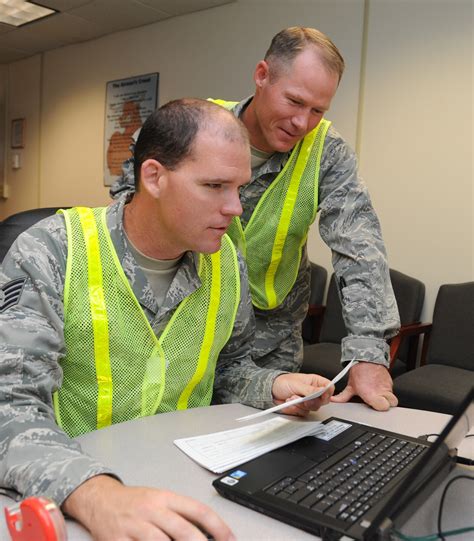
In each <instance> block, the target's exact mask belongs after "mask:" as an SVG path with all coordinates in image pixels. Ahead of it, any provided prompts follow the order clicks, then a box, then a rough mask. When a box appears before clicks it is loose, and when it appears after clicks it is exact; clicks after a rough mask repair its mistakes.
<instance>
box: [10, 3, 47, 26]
mask: <svg viewBox="0 0 474 541" xmlns="http://www.w3.org/2000/svg"><path fill="white" fill-rule="evenodd" d="M53 13H56V11H55V10H54V9H49V8H44V7H43V6H38V5H36V4H32V3H31V2H27V1H26V0H0V22H2V23H5V24H10V25H12V26H21V25H23V24H26V23H30V22H31V21H36V20H37V19H42V18H43V17H47V16H48V15H52V14H53Z"/></svg>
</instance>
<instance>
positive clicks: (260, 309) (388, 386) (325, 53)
mask: <svg viewBox="0 0 474 541" xmlns="http://www.w3.org/2000/svg"><path fill="white" fill-rule="evenodd" d="M343 71H344V60H343V58H342V56H341V54H340V52H339V51H338V49H337V47H336V46H335V45H334V44H333V43H332V41H331V40H330V39H329V38H328V37H327V36H325V35H324V34H323V33H322V32H319V31H318V30H315V29H313V28H305V27H291V28H286V29H284V30H282V31H281V32H279V33H278V34H277V35H276V36H274V38H273V40H272V43H271V45H270V48H269V49H268V51H267V53H266V55H265V59H264V60H262V61H260V62H258V64H257V66H256V69H255V73H254V81H255V94H254V95H253V96H250V97H249V98H246V99H244V100H243V101H241V102H240V103H235V102H225V101H224V100H216V101H217V103H220V104H221V105H223V106H224V107H226V108H228V109H230V110H232V112H233V113H234V114H235V115H236V116H237V117H239V118H240V119H241V120H242V122H243V123H244V124H245V126H246V127H247V130H248V132H249V136H250V144H251V153H252V177H251V181H250V183H249V184H247V185H246V186H244V187H243V188H242V189H241V192H240V195H241V203H242V207H243V213H242V215H241V216H240V218H237V219H235V220H234V221H233V222H232V225H231V227H230V229H229V231H228V233H229V236H230V237H231V238H232V239H233V241H234V243H235V244H236V245H237V246H238V247H239V248H240V249H241V251H242V253H244V255H245V256H246V261H247V266H248V272H249V282H250V288H251V293H252V300H253V304H254V312H255V317H256V324H257V332H256V341H255V347H254V351H253V358H254V361H255V363H256V364H258V365H259V366H262V367H270V368H279V369H284V370H290V371H298V370H299V369H300V368H301V364H302V360H303V343H302V337H301V324H302V321H303V319H304V318H305V316H306V313H307V308H308V299H309V288H310V283H309V277H310V265H309V260H308V255H307V249H306V238H307V234H308V231H309V227H310V225H311V224H312V223H313V221H314V219H315V216H316V213H317V212H318V211H319V213H320V220H319V230H320V234H321V237H322V238H323V240H324V242H325V243H326V244H327V245H328V246H329V248H331V250H332V253H333V265H334V271H335V274H336V279H337V284H338V286H339V287H338V289H339V294H340V298H341V304H342V309H343V316H344V321H345V324H346V328H347V332H348V336H347V337H345V338H344V339H343V341H342V359H341V361H342V362H343V363H347V362H348V361H350V360H351V359H357V360H359V361H363V362H359V363H358V364H356V365H355V366H354V367H353V368H351V370H350V374H349V381H348V385H347V387H346V388H345V389H344V391H343V392H342V393H341V394H339V395H337V396H335V397H333V398H332V400H334V401H339V402H346V401H348V400H350V399H351V398H352V397H353V396H355V395H359V396H360V397H361V398H362V399H363V400H364V401H365V402H366V403H367V404H369V405H370V406H372V407H373V408H375V409H377V410H387V409H389V408H390V407H391V406H395V405H396V404H397V399H396V397H395V395H394V394H393V392H392V379H391V377H390V374H389V371H388V366H389V347H388V344H387V339H389V338H391V337H393V336H394V335H395V334H396V333H397V331H398V328H399V325H400V320H399V315H398V310H397V306H396V301H395V298H394V295H393V289H392V286H391V283H390V276H389V269H388V264H387V260H386V253H385V247H384V244H383V240H382V234H381V230H380V224H379V221H378V218H377V216H376V214H375V212H374V209H373V207H372V204H371V201H370V197H369V194H368V192H367V189H366V187H365V186H364V185H363V184H362V182H361V181H360V179H359V177H358V172H357V160H356V156H355V154H354V152H353V151H352V149H350V147H349V146H348V145H347V143H346V142H345V141H344V140H343V139H342V137H341V136H340V135H339V134H338V133H337V131H336V130H335V129H334V128H333V127H332V126H331V124H330V122H328V121H327V120H325V119H324V115H325V113H326V112H327V111H328V109H329V107H330V105H331V101H332V98H333V97H334V95H335V93H336V90H337V87H338V85H339V82H340V79H341V77H342V73H343ZM130 169H131V162H128V163H126V164H125V165H124V176H123V178H122V179H121V180H120V181H119V182H118V183H117V185H116V186H113V187H112V189H111V195H112V196H117V195H119V194H120V193H121V191H127V190H130V189H131V190H133V181H132V180H131V178H130V175H129V173H128V172H129V171H130Z"/></svg>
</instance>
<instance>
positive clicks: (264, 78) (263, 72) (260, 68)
mask: <svg viewBox="0 0 474 541" xmlns="http://www.w3.org/2000/svg"><path fill="white" fill-rule="evenodd" d="M269 70H270V68H269V66H268V63H267V62H266V61H265V60H260V62H259V63H258V64H257V65H256V67H255V72H254V74H253V78H254V81H255V84H256V85H257V87H258V88H261V87H262V86H263V85H264V84H265V83H266V82H268V81H269V79H270V72H269Z"/></svg>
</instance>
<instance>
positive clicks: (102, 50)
mask: <svg viewBox="0 0 474 541" xmlns="http://www.w3.org/2000/svg"><path fill="white" fill-rule="evenodd" d="M364 7H367V9H368V11H367V16H368V18H367V20H368V27H367V32H366V34H365V38H366V40H367V57H366V63H365V72H364V71H363V73H365V75H364V77H363V80H362V81H361V80H360V73H361V50H362V44H363V38H364V26H363V22H364ZM294 24H301V25H306V26H315V27H317V28H320V29H321V30H323V31H324V32H326V33H327V34H328V35H330V36H331V37H332V38H333V40H334V41H335V43H336V44H337V45H338V46H339V47H340V49H341V51H342V53H343V55H344V56H345V59H346V61H347V65H348V68H347V71H346V73H345V74H344V77H343V80H342V83H341V87H340V89H339V91H338V94H337V96H336V99H335V100H334V102H333V107H332V109H331V111H330V112H329V114H328V118H330V119H331V120H332V121H333V122H334V124H335V126H336V127H337V129H338V130H339V131H340V132H341V133H342V134H343V135H344V136H345V137H346V139H347V140H348V141H349V142H350V143H351V144H352V145H353V146H356V145H357V148H359V149H360V160H361V172H362V175H363V177H364V180H365V181H366V183H367V184H368V186H369V188H370V191H371V194H372V198H373V201H374V204H375V206H376V208H377V211H378V214H379V216H380V219H381V222H382V227H383V231H384V236H385V239H386V243H387V249H388V252H389V260H390V264H391V266H392V267H394V268H397V269H398V270H401V271H402V272H405V273H407V274H412V275H413V276H416V277H418V278H419V279H421V280H422V281H424V282H425V284H426V285H427V310H426V318H427V319H430V317H431V313H432V305H433V302H434V298H435V296H436V292H437V289H438V287H439V285H440V284H441V283H445V282H456V281H464V280H473V279H474V272H473V269H474V250H473V240H474V223H473V216H472V209H473V208H474V194H473V187H472V183H473V179H472V164H473V162H472V148H473V144H472V95H473V88H472V87H473V84H472V27H473V25H472V3H471V0H367V1H366V2H364V0H291V1H289V0H237V2H235V3H232V4H227V5H225V6H220V7H217V8H213V9H210V10H206V11H201V12H198V13H194V14H190V15H184V16H181V17H177V18H174V19H169V20H166V21H163V22H159V23H155V24H152V25H149V26H146V27H142V28H138V29H134V30H130V31H126V32H120V33H117V34H113V35H110V36H106V37H104V38H101V39H99V40H94V41H90V42H86V43H81V44H78V45H74V46H69V47H64V48H61V49H56V50H54V51H50V52H47V53H44V54H42V55H37V56H35V57H32V58H30V59H27V60H24V61H20V62H16V63H13V64H10V65H9V66H8V72H9V101H8V119H7V126H8V125H9V124H8V122H9V120H10V119H11V118H15V117H17V116H21V117H22V116H25V117H26V118H27V145H26V147H25V149H24V150H23V151H22V156H23V160H24V162H23V163H24V167H23V168H22V169H21V170H19V171H16V172H13V171H12V170H11V168H9V167H8V164H7V168H6V169H7V180H8V183H9V185H10V192H11V197H10V199H8V200H6V201H1V200H0V218H2V217H4V216H7V215H8V214H11V213H12V212H16V211H18V210H23V209H26V208H31V207H35V206H49V205H51V206H56V205H74V204H87V205H100V204H104V203H107V201H108V189H107V188H105V187H104V186H103V180H102V177H103V145H104V135H103V134H104V105H105V86H106V82H107V81H110V80H114V79H120V78H125V77H130V76H133V75H139V74H144V73H149V72H154V71H157V72H159V73H160V88H159V101H160V103H164V102H166V101H168V100H169V99H172V98H176V97H180V96H200V97H208V96H213V97H224V98H228V99H239V98H241V97H243V96H245V95H248V94H250V93H251V92H252V87H253V85H252V72H253V68H254V66H255V64H256V62H257V61H258V60H259V59H260V58H261V57H262V55H263V53H264V51H265V49H266V47H267V46H268V43H269V40H270V38H271V37H272V36H273V35H274V34H275V33H276V32H277V31H278V30H280V29H281V28H283V27H285V26H289V25H294ZM360 83H362V85H361V88H362V89H363V94H362V95H361V96H359V86H360ZM359 98H360V102H361V105H362V107H361V109H360V111H359V109H358V106H359ZM359 117H360V122H359V124H358V119H359ZM357 136H358V137H359V139H358V140H357V141H356V137H357ZM8 137H9V135H8V133H7V138H8ZM308 244H309V252H310V256H311V258H312V259H313V260H314V261H318V262H319V263H322V264H324V265H325V266H326V267H328V268H329V269H330V254H329V251H328V250H327V248H326V247H325V246H324V245H323V244H322V242H321V241H320V239H319V234H318V232H317V226H316V225H315V226H313V228H312V230H311V232H310V236H309V241H308Z"/></svg>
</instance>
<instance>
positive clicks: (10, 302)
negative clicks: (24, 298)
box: [0, 277, 26, 313]
mask: <svg viewBox="0 0 474 541" xmlns="http://www.w3.org/2000/svg"><path fill="white" fill-rule="evenodd" d="M25 282H26V277H23V278H16V279H15V280H12V281H11V282H8V283H7V284H5V285H4V286H2V287H1V288H0V313H1V312H5V310H8V308H11V307H12V306H15V304H18V301H19V300H20V297H21V294H22V292H23V286H24V285H25Z"/></svg>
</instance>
